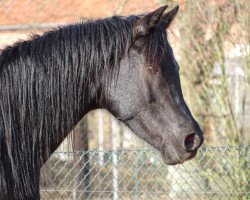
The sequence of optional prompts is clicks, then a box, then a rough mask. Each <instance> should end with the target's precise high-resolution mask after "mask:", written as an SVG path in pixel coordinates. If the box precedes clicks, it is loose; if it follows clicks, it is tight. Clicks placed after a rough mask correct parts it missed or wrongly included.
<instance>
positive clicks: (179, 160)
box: [162, 149, 197, 165]
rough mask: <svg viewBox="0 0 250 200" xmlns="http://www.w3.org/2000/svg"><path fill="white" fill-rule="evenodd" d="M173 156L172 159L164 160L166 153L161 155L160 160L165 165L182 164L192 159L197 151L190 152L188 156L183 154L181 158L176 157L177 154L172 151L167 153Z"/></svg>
mask: <svg viewBox="0 0 250 200" xmlns="http://www.w3.org/2000/svg"><path fill="white" fill-rule="evenodd" d="M169 153H171V154H172V155H173V158H172V159H164V158H165V156H166V153H163V154H162V158H163V161H164V163H165V164H167V165H177V164H183V163H184V162H186V161H188V160H191V159H193V158H194V157H195V156H196V155H197V150H195V151H192V152H190V153H188V154H185V155H183V156H178V154H177V153H176V152H175V151H174V149H172V151H171V152H169Z"/></svg>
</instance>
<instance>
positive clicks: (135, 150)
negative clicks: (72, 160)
mask: <svg viewBox="0 0 250 200" xmlns="http://www.w3.org/2000/svg"><path fill="white" fill-rule="evenodd" d="M249 147H250V145H249V144H242V145H237V146H236V145H230V146H217V147H216V146H207V147H201V148H200V150H199V151H204V150H210V149H212V150H222V149H225V150H227V149H236V150H237V149H241V148H244V149H245V148H249ZM142 151H143V152H147V151H148V152H151V151H154V150H153V149H148V148H142V149H116V150H112V149H110V150H98V149H96V150H95V149H94V150H83V151H67V152H64V151H56V152H55V153H56V154H61V153H63V154H66V153H67V154H77V153H97V152H106V153H112V152H142Z"/></svg>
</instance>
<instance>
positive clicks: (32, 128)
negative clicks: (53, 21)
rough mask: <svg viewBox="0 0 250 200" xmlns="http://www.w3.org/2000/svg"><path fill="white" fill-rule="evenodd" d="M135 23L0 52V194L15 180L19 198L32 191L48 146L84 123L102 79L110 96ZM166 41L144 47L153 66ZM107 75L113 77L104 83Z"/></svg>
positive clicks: (122, 20)
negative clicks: (87, 106) (86, 109)
mask: <svg viewBox="0 0 250 200" xmlns="http://www.w3.org/2000/svg"><path fill="white" fill-rule="evenodd" d="M138 18H139V17H138V16H130V17H127V18H126V17H120V16H114V17H111V18H106V19H100V20H96V21H88V22H86V23H79V24H74V25H68V26H63V27H59V28H57V29H55V30H52V31H49V32H46V33H45V34H43V35H41V36H32V37H31V38H30V39H29V40H26V41H20V42H17V43H15V44H14V45H11V46H8V47H6V48H4V49H3V50H1V52H0V94H1V95H0V152H1V154H0V194H1V193H6V192H7V185H10V184H12V183H11V182H8V180H7V179H11V178H10V177H12V179H11V181H12V182H13V185H14V188H12V190H13V192H14V196H15V197H17V198H20V199H22V198H23V196H22V194H26V195H28V194H31V193H32V192H33V191H34V190H35V188H34V184H35V182H36V180H35V178H34V179H32V178H30V177H31V176H32V174H34V175H33V176H36V175H37V174H36V169H37V167H38V165H39V164H42V163H43V159H44V157H48V156H49V155H50V154H51V153H52V152H51V145H52V144H53V143H57V142H58V141H62V139H63V138H65V136H66V134H68V131H70V128H72V127H71V126H72V125H73V124H76V123H77V122H78V121H79V120H80V118H81V117H82V116H81V112H82V110H83V106H84V105H83V102H84V101H89V102H90V101H91V100H92V99H93V98H95V95H96V92H95V87H96V85H97V84H101V83H100V77H103V78H104V79H103V80H102V82H103V83H105V84H106V87H104V88H105V89H106V88H108V85H109V83H110V80H111V79H112V78H115V77H117V74H118V73H119V70H120V69H119V67H118V66H119V62H120V60H121V58H122V56H124V54H126V53H127V52H128V51H129V48H130V47H131V44H132V43H133V35H132V34H133V31H132V27H133V24H134V22H135V21H136V20H137V19H138ZM160 34H161V35H160ZM162 36H163V35H162V33H161V32H159V31H158V32H157V31H155V34H153V35H150V36H148V37H145V39H144V40H146V41H147V42H146V45H147V46H146V51H147V52H146V55H147V59H148V60H149V62H150V63H156V62H159V56H162V55H163V53H162V52H163V51H162V49H163V47H162V45H161V39H159V37H160V38H163V37H164V36H163V37H162ZM104 71H108V72H109V74H107V75H105V76H102V73H103V72H104ZM86 94H88V96H86ZM73 108H75V109H74V110H73ZM71 110H72V112H71ZM70 125H71V126H70ZM25 149H26V150H25ZM44 154H45V155H44ZM7 168H8V169H7ZM27 174H29V176H27Z"/></svg>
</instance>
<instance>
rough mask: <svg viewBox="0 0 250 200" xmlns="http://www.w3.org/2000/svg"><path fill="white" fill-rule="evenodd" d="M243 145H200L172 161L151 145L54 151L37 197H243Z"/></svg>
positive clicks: (245, 155) (245, 156)
mask: <svg viewBox="0 0 250 200" xmlns="http://www.w3.org/2000/svg"><path fill="white" fill-rule="evenodd" d="M249 149H250V146H249V145H245V146H233V147H207V148H201V149H200V151H199V153H198V155H197V156H196V158H195V159H193V160H191V161H188V162H186V163H185V164H183V165H176V166H167V165H165V164H164V163H163V162H162V160H161V157H160V156H159V155H158V154H157V155H156V153H155V152H154V151H151V150H117V151H102V152H100V151H86V152H62V153H59V152H57V153H54V154H53V156H52V157H51V158H50V159H49V160H48V161H47V163H46V164H45V165H44V167H43V168H42V172H41V184H40V188H41V198H42V199H95V200H97V199H102V200H105V199H107V200H108V199H114V200H117V199H124V200H129V199H164V200H165V199H249V196H250V195H249V193H250V191H249V190H250V189H249V180H250V177H249V166H250V163H249V160H250V151H249ZM100 156H101V157H100ZM100 158H102V159H103V160H100Z"/></svg>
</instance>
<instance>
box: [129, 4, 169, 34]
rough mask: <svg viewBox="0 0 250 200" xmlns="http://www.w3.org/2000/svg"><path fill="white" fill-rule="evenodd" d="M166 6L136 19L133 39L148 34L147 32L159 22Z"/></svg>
mask: <svg viewBox="0 0 250 200" xmlns="http://www.w3.org/2000/svg"><path fill="white" fill-rule="evenodd" d="M167 7H168V6H167V5H165V6H162V7H160V8H158V9H157V10H155V11H153V12H151V13H149V14H147V15H145V16H143V17H142V18H140V19H138V20H137V21H136V22H135V24H134V26H133V37H134V39H137V38H138V37H140V36H143V35H146V34H148V33H149V30H150V29H151V28H153V27H154V25H155V24H157V23H158V22H159V21H160V18H161V16H162V14H163V13H164V11H165V10H166V8H167Z"/></svg>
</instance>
